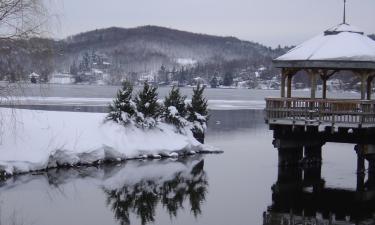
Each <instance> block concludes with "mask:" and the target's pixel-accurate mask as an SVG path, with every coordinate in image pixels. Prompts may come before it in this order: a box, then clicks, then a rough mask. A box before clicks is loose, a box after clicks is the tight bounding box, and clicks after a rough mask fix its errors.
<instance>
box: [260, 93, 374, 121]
mask: <svg viewBox="0 0 375 225" xmlns="http://www.w3.org/2000/svg"><path fill="white" fill-rule="evenodd" d="M266 120H267V121H268V123H270V124H271V123H293V124H294V123H301V122H302V123H305V124H316V123H317V124H320V123H331V124H347V125H350V126H352V125H356V126H362V125H374V126H375V101H370V100H352V99H308V98H267V99H266Z"/></svg>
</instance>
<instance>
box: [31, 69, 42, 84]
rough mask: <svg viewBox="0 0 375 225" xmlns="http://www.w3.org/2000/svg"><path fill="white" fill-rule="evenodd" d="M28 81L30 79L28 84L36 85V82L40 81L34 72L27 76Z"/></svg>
mask: <svg viewBox="0 0 375 225" xmlns="http://www.w3.org/2000/svg"><path fill="white" fill-rule="evenodd" d="M29 79H30V82H31V83H33V84H35V83H38V81H39V79H40V75H39V74H37V73H35V72H32V73H31V74H30V75H29Z"/></svg>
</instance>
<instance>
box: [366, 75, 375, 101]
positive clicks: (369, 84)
mask: <svg viewBox="0 0 375 225" xmlns="http://www.w3.org/2000/svg"><path fill="white" fill-rule="evenodd" d="M373 78H374V77H372V76H370V77H368V78H367V100H371V93H372V84H371V83H372V80H373Z"/></svg>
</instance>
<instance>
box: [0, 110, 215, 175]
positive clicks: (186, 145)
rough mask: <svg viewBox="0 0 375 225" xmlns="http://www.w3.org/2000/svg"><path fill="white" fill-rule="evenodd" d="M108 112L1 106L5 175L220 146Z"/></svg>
mask: <svg viewBox="0 0 375 225" xmlns="http://www.w3.org/2000/svg"><path fill="white" fill-rule="evenodd" d="M105 116H106V114H104V113H82V112H55V111H37V110H24V109H6V108H3V109H0V117H1V126H0V127H1V136H0V171H1V173H2V175H3V176H11V175H14V174H19V173H26V172H31V171H39V170H45V169H48V168H55V167H59V166H75V165H92V164H98V163H102V162H104V161H123V160H128V159H136V158H147V157H149V158H160V157H178V156H179V155H183V154H194V153H199V152H209V151H211V150H216V149H214V148H213V147H210V146H207V145H202V144H200V143H199V142H198V141H197V140H195V139H194V137H193V135H192V133H191V131H190V130H187V131H186V134H180V133H177V132H175V130H174V127H173V126H171V125H168V124H165V123H160V124H158V125H157V127H156V128H154V129H150V130H143V129H140V128H136V127H127V128H124V127H123V126H121V125H119V124H117V123H113V122H106V123H104V122H103V121H104V118H105Z"/></svg>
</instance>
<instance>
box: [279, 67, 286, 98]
mask: <svg viewBox="0 0 375 225" xmlns="http://www.w3.org/2000/svg"><path fill="white" fill-rule="evenodd" d="M285 79H286V69H282V70H281V84H280V91H281V97H282V98H284V97H285Z"/></svg>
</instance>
